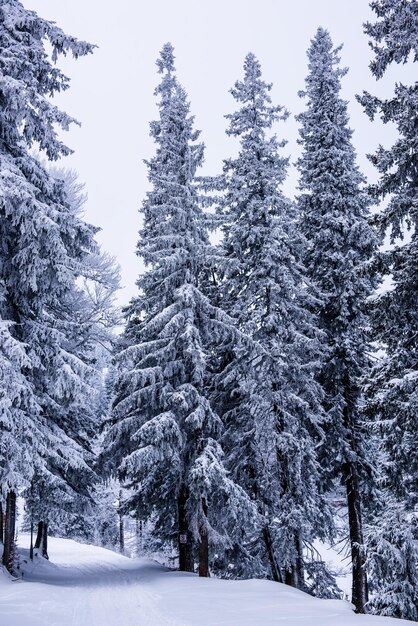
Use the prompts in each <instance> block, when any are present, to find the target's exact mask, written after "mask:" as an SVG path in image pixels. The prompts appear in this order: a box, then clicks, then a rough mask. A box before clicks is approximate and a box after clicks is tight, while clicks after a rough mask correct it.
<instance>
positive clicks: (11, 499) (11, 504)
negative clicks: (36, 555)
mask: <svg viewBox="0 0 418 626" xmlns="http://www.w3.org/2000/svg"><path fill="white" fill-rule="evenodd" d="M15 529H16V493H15V492H14V491H9V492H8V493H7V496H6V525H5V529H4V549H3V565H4V566H5V567H6V569H7V570H8V571H9V572H10V573H13V561H14V553H15V543H14V541H15Z"/></svg>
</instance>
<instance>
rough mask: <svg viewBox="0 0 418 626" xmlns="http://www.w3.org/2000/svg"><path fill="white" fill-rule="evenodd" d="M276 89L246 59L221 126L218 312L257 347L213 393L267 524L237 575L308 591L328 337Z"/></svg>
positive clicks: (233, 360)
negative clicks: (300, 225) (321, 325)
mask: <svg viewBox="0 0 418 626" xmlns="http://www.w3.org/2000/svg"><path fill="white" fill-rule="evenodd" d="M270 89H271V85H269V84H267V83H265V82H264V81H263V79H262V76H261V68H260V64H259V62H258V60H257V59H256V57H255V56H254V55H253V54H252V53H250V54H248V55H247V57H246V58H245V62H244V78H243V80H241V81H237V82H236V83H235V86H234V88H233V89H232V90H231V93H232V95H233V97H234V99H235V100H236V102H237V103H238V105H239V108H238V110H237V111H236V112H235V113H233V114H231V115H227V116H226V117H227V119H228V120H229V128H228V130H227V133H228V135H230V136H232V137H236V138H238V140H239V142H240V150H239V154H238V156H237V158H236V159H230V160H227V161H225V165H224V173H223V177H222V180H221V181H220V183H221V184H219V181H218V183H217V186H218V187H220V188H221V189H222V191H223V193H222V195H221V197H220V200H219V206H218V209H219V211H220V213H221V214H222V216H223V221H224V226H223V232H224V238H223V241H222V244H221V247H220V254H219V258H218V265H219V274H220V275H221V279H222V280H221V285H220V302H221V303H222V306H223V307H224V309H225V310H226V311H227V313H228V314H229V315H231V317H233V318H234V319H235V320H236V324H237V326H238V328H239V330H240V331H241V332H242V333H244V334H247V335H248V336H249V337H251V339H252V340H253V345H252V346H249V349H247V350H243V349H242V348H239V349H236V347H235V346H233V347H232V350H231V351H230V352H229V353H228V352H226V353H225V354H224V356H223V359H222V361H221V362H220V363H219V374H218V384H217V388H216V394H217V402H218V404H219V407H220V409H219V410H220V412H221V415H222V418H223V420H224V423H225V426H226V432H225V436H224V447H225V451H226V463H227V466H228V469H229V470H230V471H231V475H232V476H233V477H234V479H235V480H236V482H238V484H240V485H241V486H242V487H243V488H244V489H245V491H246V492H247V493H248V495H249V496H250V497H252V498H253V499H254V501H255V502H256V505H257V508H258V511H259V515H260V528H258V529H257V530H256V533H257V534H255V532H254V529H243V530H244V537H245V539H244V541H242V542H241V544H240V545H239V546H237V549H238V550H237V559H238V561H239V568H240V569H238V572H240V573H241V574H242V575H247V576H248V575H253V576H254V575H268V576H269V577H271V578H273V580H276V581H280V582H287V583H288V584H291V585H294V586H299V587H300V588H303V587H304V572H303V570H304V557H303V552H304V544H305V542H312V541H313V539H314V538H315V537H318V536H320V537H322V538H324V537H325V535H326V534H327V532H329V531H330V528H331V524H330V518H331V516H329V515H328V514H327V505H326V502H325V501H324V499H323V497H322V496H321V486H320V481H321V479H320V469H319V466H318V461H317V459H316V453H315V447H316V446H317V444H318V443H319V442H320V441H321V439H322V436H323V432H322V427H321V404H320V400H321V388H320V386H319V385H318V383H317V382H316V381H315V379H314V372H315V370H316V367H317V361H318V355H319V352H320V350H319V341H320V338H321V336H320V333H319V331H317V330H316V320H315V317H314V315H313V314H312V313H311V312H310V309H312V308H313V307H314V303H315V298H314V296H313V294H312V290H310V289H309V286H308V284H307V282H306V280H305V278H304V269H303V266H302V264H301V261H300V249H301V247H302V245H303V239H302V237H300V236H299V235H297V233H296V212H295V206H294V205H293V204H292V202H291V201H290V200H288V199H287V198H286V197H285V196H284V195H283V192H282V190H281V187H282V184H283V181H284V179H285V177H286V169H287V162H288V160H287V159H286V158H284V157H282V156H281V155H280V148H281V147H282V146H283V145H284V143H285V142H279V141H278V140H277V138H276V136H275V135H274V134H272V127H273V126H274V124H275V122H277V121H278V120H280V119H285V118H286V117H287V115H288V114H287V112H286V111H285V110H284V109H283V108H282V107H279V106H273V104H272V102H271V98H270V93H269V92H270ZM248 531H250V532H248Z"/></svg>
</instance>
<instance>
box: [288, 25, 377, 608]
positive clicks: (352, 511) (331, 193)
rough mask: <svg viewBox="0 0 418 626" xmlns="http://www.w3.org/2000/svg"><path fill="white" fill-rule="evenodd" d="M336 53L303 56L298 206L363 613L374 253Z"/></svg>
mask: <svg viewBox="0 0 418 626" xmlns="http://www.w3.org/2000/svg"><path fill="white" fill-rule="evenodd" d="M339 50H340V48H337V49H333V45H332V41H331V37H330V35H329V33H328V32H327V31H326V30H324V29H323V28H319V29H318V31H317V33H316V35H315V37H314V38H313V40H312V42H311V46H310V48H309V50H308V58H309V74H308V76H307V79H306V87H305V91H304V92H301V94H300V95H301V96H302V97H305V98H306V99H307V105H306V110H305V111H304V112H303V113H301V114H300V115H299V116H298V120H299V121H300V123H301V129H300V137H301V138H300V143H301V144H302V148H303V150H302V155H301V157H300V159H299V161H298V168H299V172H300V190H301V192H302V193H301V195H300V197H299V206H300V210H301V214H302V216H301V228H302V230H303V232H304V234H305V236H306V239H307V248H306V253H305V255H304V259H305V264H306V267H307V270H308V273H309V277H310V279H311V280H312V281H313V283H314V284H315V286H316V287H317V289H318V292H319V294H320V303H319V319H320V324H321V329H322V330H323V332H324V333H325V340H324V346H325V351H324V358H323V362H322V366H321V372H320V375H319V378H318V380H320V382H321V384H322V386H323V388H324V392H325V399H324V409H325V412H326V418H327V421H326V426H325V435H326V442H325V446H324V455H325V457H324V461H323V463H324V468H325V470H326V471H325V472H324V480H326V479H327V478H328V479H331V478H332V477H337V476H339V477H340V478H341V481H342V483H343V484H344V485H345V489H346V494H347V505H348V520H349V536H350V544H351V556H352V568H353V594H352V601H353V604H354V605H355V607H356V610H357V611H358V612H365V610H366V609H365V605H366V602H367V579H366V570H365V561H366V554H365V546H364V531H363V525H362V498H363V495H364V493H365V491H364V490H365V488H366V486H367V484H368V479H367V475H368V470H367V462H366V461H367V458H368V452H367V449H365V444H364V442H363V440H362V422H363V417H362V403H361V396H360V381H361V378H362V376H363V375H364V374H365V371H366V368H367V363H368V362H367V357H366V348H367V333H366V319H365V314H364V309H365V301H366V298H367V297H368V295H369V294H370V292H371V288H372V285H371V281H370V278H369V277H368V273H367V270H366V265H367V262H368V260H369V259H370V256H371V254H372V252H373V250H374V247H375V245H376V236H375V234H374V231H373V230H372V228H371V227H370V226H369V224H368V221H367V220H368V211H369V205H370V202H369V200H368V198H367V195H366V193H365V192H364V191H363V190H362V184H363V183H364V179H363V177H362V175H361V173H360V172H359V170H358V168H357V165H356V163H355V152H354V148H353V146H352V144H351V135H352V131H351V130H350V128H349V126H348V123H349V120H348V114H347V103H346V102H345V101H344V100H342V99H341V97H340V94H339V92H340V80H341V77H342V76H343V75H344V74H345V73H346V70H344V69H340V68H339V67H338V64H339V54H338V53H339Z"/></svg>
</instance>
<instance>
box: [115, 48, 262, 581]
mask: <svg viewBox="0 0 418 626" xmlns="http://www.w3.org/2000/svg"><path fill="white" fill-rule="evenodd" d="M157 65H158V70H159V73H160V74H161V82H160V84H159V85H158V87H157V89H156V92H155V93H156V95H157V96H158V98H159V119H158V120H157V121H154V122H152V123H151V136H152V137H153V139H154V141H155V143H156V146H157V147H156V154H155V156H154V157H153V158H152V159H151V160H150V161H148V163H147V165H148V174H149V180H150V183H151V191H150V192H149V193H148V194H147V197H146V199H145V201H144V203H143V207H142V214H143V219H144V222H143V227H142V229H141V231H140V239H139V242H138V254H139V255H140V256H141V257H142V258H143V260H144V262H145V264H146V266H147V270H146V271H145V273H144V274H143V275H142V276H140V278H139V279H138V287H139V290H140V294H139V296H138V297H137V298H136V299H134V300H133V301H132V303H131V305H130V307H129V309H128V313H127V315H128V325H127V329H126V332H125V334H124V337H123V339H122V349H121V350H120V352H119V354H118V355H117V360H116V363H117V368H118V375H117V377H116V386H115V400H114V407H113V422H114V425H113V427H112V428H111V429H110V432H109V434H108V441H109V444H108V453H109V454H110V455H111V456H112V457H113V458H115V459H116V460H119V464H120V465H119V468H120V475H121V477H122V479H123V480H124V482H125V486H126V487H128V488H129V489H130V497H129V498H128V499H127V501H126V509H127V510H129V511H132V512H133V514H134V515H135V516H137V517H138V518H142V519H147V518H149V517H151V516H153V519H154V521H155V533H156V535H157V536H159V538H160V539H161V541H163V542H169V543H171V544H172V545H178V550H179V561H180V569H181V570H189V571H191V570H193V568H194V553H193V543H194V542H198V543H199V574H200V575H203V576H205V575H208V541H213V542H217V541H221V542H222V541H228V535H229V533H230V531H231V529H232V528H233V527H234V525H238V524H239V523H243V521H244V520H245V511H246V508H247V509H249V510H250V508H251V507H250V506H249V503H248V501H247V498H246V497H245V494H244V493H243V491H242V490H240V489H239V488H238V487H237V486H236V485H234V483H233V482H232V481H231V480H230V478H229V477H228V474H227V472H226V470H225V468H224V465H223V460H222V456H223V453H222V450H221V447H220V445H219V437H220V433H221V429H222V424H221V421H220V418H219V417H218V415H216V413H215V412H214V411H213V409H212V407H211V404H210V402H209V398H208V395H209V394H208V391H207V386H208V378H209V377H210V367H209V366H210V361H211V358H212V352H213V351H215V350H216V349H219V348H220V347H223V346H225V345H227V344H228V342H229V343H230V342H231V341H232V339H233V329H232V328H231V326H230V320H229V319H228V318H227V316H226V315H225V314H223V313H222V312H221V311H220V310H219V309H217V308H216V307H214V306H213V305H211V303H210V302H209V301H208V298H207V297H206V296H205V295H204V293H203V292H202V290H201V288H200V286H201V283H202V281H203V282H204V280H205V276H206V273H207V268H206V264H205V257H206V255H207V253H208V251H209V249H210V245H209V240H208V234H207V228H206V224H205V215H204V213H203V211H202V208H201V205H200V202H199V195H198V192H197V188H196V183H195V173H196V169H197V168H198V167H199V165H200V164H201V163H202V159H203V145H202V144H199V143H196V141H197V139H198V136H199V132H198V131H195V130H194V129H193V117H192V116H190V114H189V104H188V102H187V97H186V94H185V91H184V89H183V88H182V87H181V86H180V84H179V83H178V81H177V78H176V76H175V69H174V55H173V48H172V46H171V44H166V45H165V46H164V47H163V49H162V51H161V54H160V57H159V59H158V61H157ZM238 520H239V522H238Z"/></svg>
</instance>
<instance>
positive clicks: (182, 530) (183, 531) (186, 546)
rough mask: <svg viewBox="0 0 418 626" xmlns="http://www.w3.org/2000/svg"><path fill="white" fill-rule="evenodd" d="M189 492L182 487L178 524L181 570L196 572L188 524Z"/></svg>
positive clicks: (179, 498) (184, 486)
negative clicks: (187, 506)
mask: <svg viewBox="0 0 418 626" xmlns="http://www.w3.org/2000/svg"><path fill="white" fill-rule="evenodd" d="M187 497H188V491H187V487H186V485H181V487H180V493H179V496H178V516H179V519H178V523H179V534H178V542H179V570H180V571H181V572H194V561H193V541H192V537H191V533H190V531H189V528H188V524H187V516H186V505H187Z"/></svg>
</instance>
